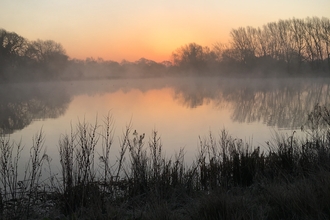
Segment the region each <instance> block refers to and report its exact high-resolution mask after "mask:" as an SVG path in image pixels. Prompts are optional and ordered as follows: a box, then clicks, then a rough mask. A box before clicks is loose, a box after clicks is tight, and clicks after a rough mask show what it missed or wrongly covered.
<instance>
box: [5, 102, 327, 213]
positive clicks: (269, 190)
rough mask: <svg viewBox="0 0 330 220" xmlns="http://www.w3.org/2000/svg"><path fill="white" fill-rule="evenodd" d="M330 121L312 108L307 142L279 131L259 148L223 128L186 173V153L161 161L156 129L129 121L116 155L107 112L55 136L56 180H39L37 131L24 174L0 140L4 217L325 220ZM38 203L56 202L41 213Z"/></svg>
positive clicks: (203, 143) (41, 161) (203, 144)
mask: <svg viewBox="0 0 330 220" xmlns="http://www.w3.org/2000/svg"><path fill="white" fill-rule="evenodd" d="M329 117H330V116H329V111H328V110H327V109H326V108H324V107H320V106H316V107H315V109H314V110H313V112H311V113H310V115H309V120H308V121H307V122H306V124H305V125H304V128H303V129H304V131H305V132H306V134H307V136H306V139H298V138H297V136H296V135H295V132H293V133H292V135H290V136H283V135H279V134H278V135H276V136H275V139H274V140H272V141H270V142H269V143H268V149H266V150H264V151H262V150H261V149H260V147H258V146H256V147H253V146H251V145H250V144H249V143H244V142H243V141H242V140H241V139H238V138H234V137H232V136H231V135H230V134H229V133H228V131H226V130H222V131H221V132H220V133H219V134H218V135H214V134H212V133H210V134H209V135H208V136H207V137H204V138H202V137H200V138H199V140H200V144H199V148H198V151H197V154H196V158H195V159H194V160H193V161H192V162H191V163H190V164H191V165H189V166H188V165H187V163H186V162H185V159H184V149H180V150H179V151H178V153H176V154H175V155H174V156H173V157H166V155H165V153H164V151H163V145H162V142H161V138H160V136H159V134H158V132H157V131H152V133H151V135H150V136H149V140H146V139H147V138H146V135H145V134H139V133H138V132H137V131H136V130H134V131H133V130H132V125H131V124H128V125H127V127H126V128H125V130H124V131H123V133H122V135H121V137H120V138H119V141H118V145H117V146H119V148H114V147H113V145H114V134H115V129H114V120H113V118H112V117H111V115H110V114H108V115H107V116H106V117H105V118H104V120H103V122H102V123H101V124H98V121H97V120H95V123H93V124H90V123H88V122H85V121H83V122H79V123H78V124H77V125H76V126H75V127H73V126H72V129H71V132H70V134H65V135H62V136H61V137H60V139H59V142H58V150H59V156H60V164H61V173H60V174H61V176H60V177H56V176H55V175H53V174H52V173H51V172H49V176H43V175H44V174H43V172H42V170H43V169H45V163H48V165H49V164H50V160H51V159H50V158H49V157H48V155H47V154H46V152H45V150H44V148H43V143H44V134H43V132H42V131H41V132H39V133H38V134H36V135H35V136H34V137H33V142H32V147H31V148H30V159H29V160H28V162H27V163H26V165H25V167H24V169H25V175H23V177H20V176H19V170H20V169H21V167H19V164H20V163H19V161H20V158H21V153H22V150H23V147H22V144H21V143H14V142H11V141H10V138H9V137H5V136H1V137H0V177H1V186H0V188H1V191H0V192H1V193H0V195H1V196H0V211H1V212H0V213H1V214H0V215H1V216H0V217H1V219H38V218H44V217H47V218H50V219H53V218H63V219H76V218H77V219H78V218H79V219H132V218H134V219H135V218H136V219H173V218H176V219H219V218H220V219H221V218H224V219H327V218H329V217H330V206H329V205H328V202H327V201H329V199H330V188H329V184H330V133H329V126H330V124H329V121H330V120H329ZM97 144H100V146H101V148H100V149H101V151H100V152H97V151H96V146H97ZM116 151H117V152H116ZM116 155H117V156H116ZM112 158H115V159H114V160H112ZM49 167H50V165H49ZM44 179H46V180H50V181H44ZM47 184H49V185H47ZM41 203H47V204H50V203H51V204H52V205H49V207H48V208H47V210H48V211H46V212H41V210H45V208H44V206H41V205H40V204H41Z"/></svg>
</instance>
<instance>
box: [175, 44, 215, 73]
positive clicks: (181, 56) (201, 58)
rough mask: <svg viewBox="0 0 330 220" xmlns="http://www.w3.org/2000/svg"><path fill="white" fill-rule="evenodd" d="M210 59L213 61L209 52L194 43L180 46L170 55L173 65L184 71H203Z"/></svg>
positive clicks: (213, 56)
mask: <svg viewBox="0 0 330 220" xmlns="http://www.w3.org/2000/svg"><path fill="white" fill-rule="evenodd" d="M211 59H215V55H214V54H212V53H211V50H210V49H209V48H208V47H203V46H201V45H198V44H196V43H190V44H187V45H185V46H182V47H180V48H178V49H176V50H175V51H174V52H173V53H172V60H173V64H174V65H175V66H177V67H179V68H180V69H182V70H184V71H193V72H201V71H203V70H204V71H205V70H207V69H206V68H207V64H208V63H209V62H210V60H211Z"/></svg>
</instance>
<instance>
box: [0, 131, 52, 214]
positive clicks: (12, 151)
mask: <svg viewBox="0 0 330 220" xmlns="http://www.w3.org/2000/svg"><path fill="white" fill-rule="evenodd" d="M43 143H44V135H43V132H42V131H40V132H39V133H38V134H36V135H35V136H34V137H33V139H32V147H31V148H30V155H29V159H28V162H27V164H26V166H25V172H24V176H20V175H19V170H20V169H22V168H20V167H19V159H20V158H21V153H22V151H23V146H22V145H21V143H15V142H11V141H10V138H9V137H5V136H4V135H1V136H0V170H1V171H0V179H1V187H0V188H1V217H2V219H21V218H22V219H23V218H27V219H28V218H30V217H32V216H33V215H34V214H35V213H36V212H38V210H35V209H36V206H37V205H40V204H38V203H41V202H42V200H43V197H44V194H45V192H44V191H43V189H44V188H43V183H42V182H41V181H40V180H41V177H42V167H43V163H44V162H45V161H49V158H48V155H47V154H46V152H45V151H44V152H42V150H43V148H44V147H43Z"/></svg>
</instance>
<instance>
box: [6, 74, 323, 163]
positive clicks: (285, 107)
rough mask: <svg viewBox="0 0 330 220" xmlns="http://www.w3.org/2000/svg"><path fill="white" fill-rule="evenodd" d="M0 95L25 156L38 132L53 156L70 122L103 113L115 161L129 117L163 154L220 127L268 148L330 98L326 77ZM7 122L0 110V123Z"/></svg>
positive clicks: (190, 149)
mask: <svg viewBox="0 0 330 220" xmlns="http://www.w3.org/2000/svg"><path fill="white" fill-rule="evenodd" d="M5 91H7V93H6V92H5ZM8 91H13V92H8ZM0 92H2V93H1V99H2V101H3V102H2V103H3V104H2V106H1V109H0V110H1V111H2V112H3V113H6V112H11V113H10V114H9V116H8V117H9V118H10V120H11V121H14V122H17V123H16V124H15V123H14V124H12V126H11V127H10V125H11V124H10V123H9V124H8V123H5V124H6V125H7V128H6V129H7V131H9V133H12V134H11V139H12V140H15V141H16V142H18V141H20V140H21V141H22V143H23V144H24V145H25V146H26V148H27V151H26V154H25V155H24V156H28V155H29V153H28V149H29V148H30V146H31V144H32V137H33V136H34V135H35V134H36V133H37V132H38V131H40V130H41V129H42V130H43V132H44V134H45V146H46V147H47V152H48V154H49V155H51V156H52V157H56V156H57V154H58V140H59V138H60V137H61V135H63V134H69V133H70V131H71V127H73V128H74V129H75V127H76V125H77V123H78V122H79V121H80V122H83V121H85V122H88V123H92V124H93V123H95V121H96V120H97V121H98V124H100V125H101V124H102V121H103V120H104V117H105V116H107V114H108V113H110V114H111V115H112V116H113V118H114V123H115V124H114V127H115V140H114V149H113V154H114V156H113V157H114V158H115V155H117V149H116V147H118V145H119V139H120V137H121V136H122V133H123V131H124V130H125V127H126V126H127V125H128V124H129V123H130V122H131V125H132V129H133V130H137V132H138V133H140V134H142V133H145V134H146V142H148V138H149V137H150V136H151V133H152V130H153V129H156V130H157V131H158V133H159V135H160V137H161V140H162V144H163V148H164V150H165V152H166V153H167V155H169V156H170V155H173V154H174V152H178V151H179V149H180V148H183V147H184V148H185V152H186V157H187V158H192V157H193V156H194V155H195V154H196V152H197V148H198V144H199V137H201V138H202V139H203V138H205V137H207V136H208V135H209V132H212V133H213V135H214V136H215V138H217V136H218V134H219V133H220V131H221V130H222V129H224V128H225V129H226V130H228V132H229V133H230V134H231V135H233V136H234V137H237V138H240V139H242V140H243V141H245V142H248V143H250V144H252V145H254V146H261V147H266V144H265V143H266V141H269V140H270V139H272V137H273V136H274V133H275V132H276V131H277V129H280V130H281V132H283V133H286V134H287V135H291V134H292V130H291V129H298V130H299V128H300V126H301V125H302V124H303V123H304V121H305V120H306V118H307V114H308V113H309V112H310V111H311V110H312V108H313V106H314V105H315V104H316V103H320V104H326V103H329V86H328V83H326V80H310V81H306V80H260V79H253V80H243V79H240V80H234V79H226V80H222V79H216V78H214V79H204V78H200V79H193V78H191V79H175V78H174V79H167V80H163V79H139V80H109V81H107V80H102V81H86V82H83V81H81V82H66V83H60V84H58V83H44V84H43V83H42V84H37V85H35V84H33V85H27V86H26V88H22V85H15V86H14V87H10V88H7V89H6V90H5V89H3V90H1V91H0ZM8 94H10V95H12V96H10V95H8ZM8 106H9V107H8ZM9 110H10V111H9ZM16 110H17V112H15V111H16ZM13 111H14V112H13ZM7 119H8V118H6V114H2V118H1V120H2V121H4V122H6V121H8V120H7ZM23 122H24V123H23ZM100 144H101V142H100ZM54 160H55V161H56V159H55V158H54Z"/></svg>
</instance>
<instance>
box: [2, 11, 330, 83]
mask: <svg viewBox="0 0 330 220" xmlns="http://www.w3.org/2000/svg"><path fill="white" fill-rule="evenodd" d="M329 71H330V20H329V19H328V18H324V17H323V18H318V17H312V18H309V17H308V18H305V19H298V18H292V19H287V20H279V21H277V22H271V23H267V24H265V25H263V26H262V27H251V26H248V27H239V28H237V29H233V30H232V31H231V32H230V41H229V43H227V44H223V43H221V42H215V43H214V45H213V46H212V47H207V46H202V45H199V44H197V43H188V44H187V45H183V46H182V47H180V48H178V49H176V50H174V51H173V53H172V55H171V57H170V60H169V61H163V62H159V63H158V62H155V61H153V60H150V59H146V58H141V59H139V60H137V61H135V62H130V61H127V60H123V61H121V62H116V61H111V60H103V59H102V58H93V57H89V58H86V59H85V60H77V59H75V58H69V57H68V55H67V54H66V52H65V49H64V48H63V46H62V45H61V44H60V43H57V42H55V41H53V40H40V39H39V40H33V41H30V40H27V39H25V38H24V37H22V36H20V35H18V34H16V33H15V32H9V31H6V30H3V29H0V80H1V81H13V80H15V81H17V80H21V81H22V80H72V79H90V78H125V77H129V78H136V77H163V76H177V75H179V76H182V75H194V76H196V75H201V76H210V75H211V76H213V75H216V76H226V77H228V76H229V77H230V76H243V77H254V76H258V77H261V76H263V77H264V76H266V77H270V76H276V77H278V76H306V75H307V76H320V75H321V76H327V75H328V74H329Z"/></svg>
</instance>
